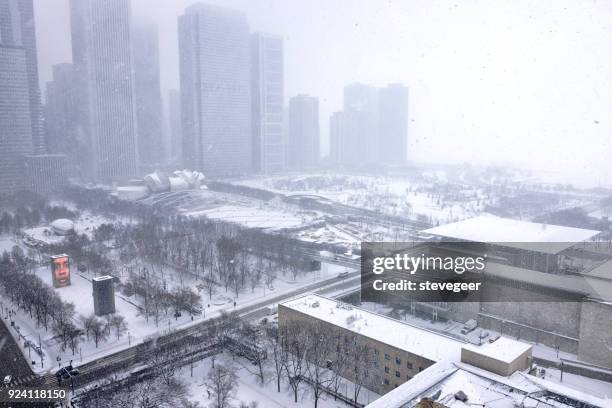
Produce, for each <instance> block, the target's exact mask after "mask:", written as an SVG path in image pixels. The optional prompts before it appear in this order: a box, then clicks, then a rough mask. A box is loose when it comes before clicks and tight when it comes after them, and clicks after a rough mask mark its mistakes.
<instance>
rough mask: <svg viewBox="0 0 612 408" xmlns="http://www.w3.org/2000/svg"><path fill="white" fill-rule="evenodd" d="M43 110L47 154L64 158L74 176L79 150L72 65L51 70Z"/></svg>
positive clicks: (65, 64) (59, 66)
mask: <svg viewBox="0 0 612 408" xmlns="http://www.w3.org/2000/svg"><path fill="white" fill-rule="evenodd" d="M44 110H45V128H46V139H45V140H46V145H47V151H48V153H51V154H65V155H66V156H67V159H68V160H67V163H68V171H69V172H70V173H71V174H73V175H74V174H77V171H78V169H77V168H76V166H74V165H75V164H76V163H77V161H78V160H77V158H78V152H79V151H80V150H82V148H79V146H78V143H79V140H78V137H77V127H76V123H77V107H76V104H75V93H74V72H73V67H72V64H68V63H63V64H56V65H54V66H53V81H50V82H47V87H46V97H45V109H44Z"/></svg>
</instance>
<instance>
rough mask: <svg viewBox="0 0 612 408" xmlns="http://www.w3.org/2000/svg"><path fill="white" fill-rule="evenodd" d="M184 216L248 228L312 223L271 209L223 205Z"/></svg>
mask: <svg viewBox="0 0 612 408" xmlns="http://www.w3.org/2000/svg"><path fill="white" fill-rule="evenodd" d="M185 214H186V215H191V216H202V215H205V216H206V217H208V218H210V219H216V220H222V221H226V222H232V223H235V224H240V225H242V226H245V227H248V228H273V229H280V228H296V227H300V226H302V225H304V224H305V223H307V222H310V221H312V219H313V218H312V216H309V215H303V214H302V215H301V214H299V213H297V212H293V213H290V212H284V211H280V210H276V209H273V208H270V209H269V208H253V207H240V206H234V205H224V206H220V207H217V208H211V209H208V210H200V211H188V212H186V213H185Z"/></svg>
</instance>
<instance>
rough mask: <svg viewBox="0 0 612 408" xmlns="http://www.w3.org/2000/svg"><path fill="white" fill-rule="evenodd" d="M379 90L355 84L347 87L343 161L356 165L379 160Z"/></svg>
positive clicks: (342, 139)
mask: <svg viewBox="0 0 612 408" xmlns="http://www.w3.org/2000/svg"><path fill="white" fill-rule="evenodd" d="M378 115H379V113H378V90H377V89H376V88H374V87H373V86H369V85H365V84H360V83H355V84H351V85H347V86H346V87H344V126H343V129H342V132H343V133H342V137H341V138H340V152H341V154H340V155H339V161H340V163H341V164H344V165H349V166H355V165H361V164H371V163H374V162H376V161H377V160H378V151H379V148H378V145H379V137H378V119H379V118H378Z"/></svg>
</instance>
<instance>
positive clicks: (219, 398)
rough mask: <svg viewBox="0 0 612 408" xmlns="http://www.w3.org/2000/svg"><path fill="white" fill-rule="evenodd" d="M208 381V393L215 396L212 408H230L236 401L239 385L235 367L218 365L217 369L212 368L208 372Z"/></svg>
mask: <svg viewBox="0 0 612 408" xmlns="http://www.w3.org/2000/svg"><path fill="white" fill-rule="evenodd" d="M206 381H207V384H208V391H209V392H210V393H211V395H212V396H213V401H214V402H213V404H212V407H214V408H228V407H229V406H230V402H231V401H232V400H233V399H234V396H235V394H236V387H237V385H238V376H237V375H236V373H235V371H234V369H233V367H225V366H223V365H220V364H217V366H216V367H214V368H211V369H210V371H209V372H208V375H207V376H206Z"/></svg>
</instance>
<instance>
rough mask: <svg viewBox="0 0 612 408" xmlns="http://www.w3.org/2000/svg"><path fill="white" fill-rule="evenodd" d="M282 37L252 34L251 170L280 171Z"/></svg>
mask: <svg viewBox="0 0 612 408" xmlns="http://www.w3.org/2000/svg"><path fill="white" fill-rule="evenodd" d="M283 80H284V78H283V40H282V38H281V37H279V36H275V35H272V34H266V33H255V34H252V35H251V98H252V105H251V107H252V113H251V118H252V131H253V169H254V170H255V171H257V172H261V173H265V174H269V173H276V172H279V171H282V170H283V167H284V146H283V103H284V101H283Z"/></svg>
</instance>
